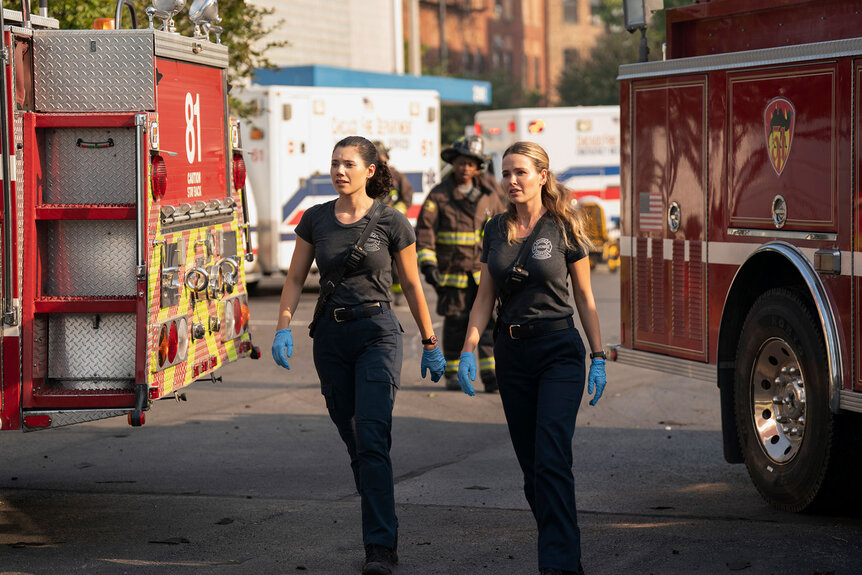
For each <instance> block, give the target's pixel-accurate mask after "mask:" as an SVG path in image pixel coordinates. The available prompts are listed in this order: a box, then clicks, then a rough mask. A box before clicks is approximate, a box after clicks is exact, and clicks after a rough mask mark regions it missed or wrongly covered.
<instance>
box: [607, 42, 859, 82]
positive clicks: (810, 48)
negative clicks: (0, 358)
mask: <svg viewBox="0 0 862 575" xmlns="http://www.w3.org/2000/svg"><path fill="white" fill-rule="evenodd" d="M859 54H862V38H849V39H845V40H830V41H828V42H814V43H811V44H799V45H797V46H781V47H778V48H764V49H761V50H746V51H742V52H730V53H727V54H715V55H709V56H692V57H690V58H678V59H676V60H660V61H654V62H645V63H641V64H623V65H622V66H620V73H619V76H617V80H632V79H635V78H650V77H654V76H666V75H669V74H694V73H698V72H709V71H712V70H723V71H724V70H734V69H740V68H754V67H756V66H775V65H779V64H799V63H800V62H809V61H813V60H825V59H834V58H841V57H844V56H858V55H859Z"/></svg>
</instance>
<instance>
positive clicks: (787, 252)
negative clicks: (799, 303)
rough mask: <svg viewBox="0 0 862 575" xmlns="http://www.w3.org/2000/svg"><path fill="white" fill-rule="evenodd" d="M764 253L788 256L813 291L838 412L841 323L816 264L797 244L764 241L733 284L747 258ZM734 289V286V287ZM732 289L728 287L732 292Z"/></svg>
mask: <svg viewBox="0 0 862 575" xmlns="http://www.w3.org/2000/svg"><path fill="white" fill-rule="evenodd" d="M762 252H773V253H777V254H779V255H781V256H783V257H784V258H786V259H787V261H789V262H790V263H791V264H792V265H793V266H794V267H795V268H796V270H797V271H798V272H799V275H800V276H802V280H803V281H804V282H805V284H806V285H807V286H808V291H809V292H811V297H812V298H813V299H814V305H815V307H816V308H817V315H818V317H819V318H820V327H821V329H822V330H823V337H824V338H825V340H826V360H827V362H828V364H829V382H830V383H829V409H831V410H832V411H833V412H837V411H838V407H839V398H840V392H841V389H842V387H843V374H842V373H841V365H842V361H841V344H840V341H841V340H840V338H839V337H838V325H837V323H836V321H835V317H834V315H833V313H832V307H831V306H830V305H829V298H828V297H827V295H826V291H825V290H824V288H823V284H822V283H821V281H820V276H818V275H817V272H815V271H814V267H813V266H812V264H811V262H810V261H809V260H808V258H807V257H805V255H804V254H803V253H802V252H800V251H799V250H798V249H797V248H796V247H794V246H792V245H790V244H788V243H785V242H771V243H768V244H764V245H762V246H760V247H758V248H757V249H756V250H754V251H753V252H752V253H751V255H749V257H748V258H747V259H746V261H745V262H743V264H742V265H740V266H739V269H737V270H736V273H735V274H734V276H733V281H732V282H731V284H730V285H731V286H733V285H735V284H736V279H737V277H739V273H740V272H741V271H742V268H743V267H745V264H746V263H748V261H749V260H750V259H751V258H753V257H754V256H756V255H757V254H759V253H762ZM731 290H732V288H731ZM731 290H728V292H727V293H728V294H730V292H731ZM726 310H727V299H725V301H724V305H722V309H721V317H725V311H726Z"/></svg>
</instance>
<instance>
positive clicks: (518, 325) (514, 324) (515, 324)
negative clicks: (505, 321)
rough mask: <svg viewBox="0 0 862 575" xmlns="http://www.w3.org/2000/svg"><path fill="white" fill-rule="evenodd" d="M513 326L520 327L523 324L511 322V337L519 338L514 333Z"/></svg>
mask: <svg viewBox="0 0 862 575" xmlns="http://www.w3.org/2000/svg"><path fill="white" fill-rule="evenodd" d="M513 327H517V328H520V327H521V324H519V323H512V324H509V337H510V338H512V339H518V337H517V336H516V335H515V334H514V333H512V328H513Z"/></svg>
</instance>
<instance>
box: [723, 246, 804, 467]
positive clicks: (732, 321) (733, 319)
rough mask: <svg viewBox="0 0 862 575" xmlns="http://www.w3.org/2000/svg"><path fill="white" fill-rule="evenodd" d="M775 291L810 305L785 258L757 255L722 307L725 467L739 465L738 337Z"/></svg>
mask: <svg viewBox="0 0 862 575" xmlns="http://www.w3.org/2000/svg"><path fill="white" fill-rule="evenodd" d="M777 287H785V288H794V287H796V288H801V289H800V295H803V297H804V298H805V300H806V301H808V302H809V303H813V302H811V296H810V294H809V291H808V289H807V287H806V286H805V281H804V280H803V279H802V276H801V274H800V273H799V270H797V269H796V268H795V267H794V265H793V264H792V263H791V262H790V261H788V259H787V258H785V257H784V256H782V255H781V254H779V253H775V252H761V253H758V254H755V255H754V256H752V257H751V258H750V259H749V260H748V261H746V262H745V263H744V264H743V265H742V267H741V268H740V269H739V271H738V272H737V274H736V277H735V278H734V279H733V285H732V286H731V287H730V291H729V292H728V295H727V301H725V304H724V310H723V313H722V317H721V328H720V329H719V334H718V356H717V357H718V362H717V363H718V388H719V390H720V392H721V430H722V439H723V444H724V458H725V459H726V460H727V461H728V462H729V463H742V462H743V458H742V450H741V448H740V446H739V437H738V435H737V432H736V421H735V418H734V397H733V378H734V366H735V364H736V349H737V346H738V343H739V337H740V334H741V333H742V324H743V323H744V322H745V318H746V317H747V316H748V311H749V310H750V309H751V306H752V305H753V304H754V302H755V301H756V300H757V298H759V297H760V296H761V295H762V294H763V293H764V292H766V291H768V290H770V289H772V288H777Z"/></svg>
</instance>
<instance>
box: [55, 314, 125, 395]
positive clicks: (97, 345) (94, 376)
mask: <svg viewBox="0 0 862 575" xmlns="http://www.w3.org/2000/svg"><path fill="white" fill-rule="evenodd" d="M134 376H135V314H133V313H103V314H95V313H87V314H56V315H52V316H50V318H49V320H48V377H49V379H52V380H61V381H60V382H58V383H59V384H60V387H63V388H66V389H114V388H118V387H125V386H124V385H122V383H126V382H127V383H128V384H129V385H130V384H131V383H132V382H133V381H134ZM75 381H78V382H80V384H81V385H86V387H76V388H75V387H70V386H73V385H75V383H74V382H75Z"/></svg>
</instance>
